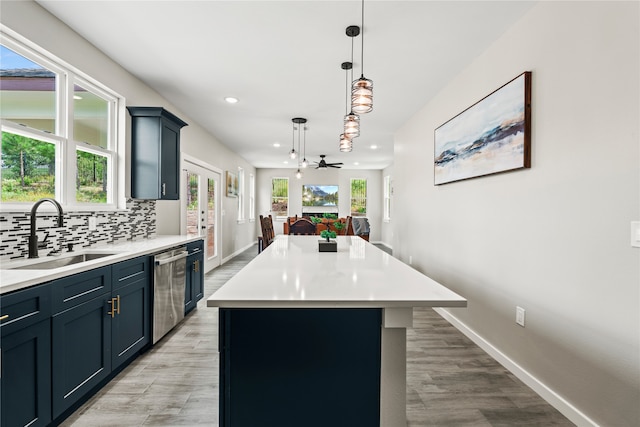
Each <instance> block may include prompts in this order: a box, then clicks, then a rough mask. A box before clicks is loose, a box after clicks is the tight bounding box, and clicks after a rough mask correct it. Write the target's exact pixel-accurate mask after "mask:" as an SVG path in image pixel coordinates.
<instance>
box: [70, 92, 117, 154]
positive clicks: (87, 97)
mask: <svg viewBox="0 0 640 427" xmlns="http://www.w3.org/2000/svg"><path fill="white" fill-rule="evenodd" d="M108 129H109V103H108V102H107V101H105V100H104V99H102V98H100V97H99V96H97V95H95V94H93V93H91V92H89V91H88V90H86V89H84V88H83V87H81V86H79V85H74V86H73V139H74V140H76V141H82V142H86V143H88V144H91V145H95V146H96V147H102V148H108V137H109V135H108Z"/></svg>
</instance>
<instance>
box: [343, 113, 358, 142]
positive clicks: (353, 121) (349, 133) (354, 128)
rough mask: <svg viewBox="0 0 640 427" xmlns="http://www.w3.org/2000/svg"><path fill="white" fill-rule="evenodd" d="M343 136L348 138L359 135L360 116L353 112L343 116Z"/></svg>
mask: <svg viewBox="0 0 640 427" xmlns="http://www.w3.org/2000/svg"><path fill="white" fill-rule="evenodd" d="M344 136H346V137H347V138H349V139H353V138H357V137H358V136H360V116H358V115H357V114H353V113H349V114H347V115H346V116H344Z"/></svg>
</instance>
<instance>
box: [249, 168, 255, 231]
mask: <svg viewBox="0 0 640 427" xmlns="http://www.w3.org/2000/svg"><path fill="white" fill-rule="evenodd" d="M255 219H256V177H255V175H254V174H252V173H250V174H249V221H255Z"/></svg>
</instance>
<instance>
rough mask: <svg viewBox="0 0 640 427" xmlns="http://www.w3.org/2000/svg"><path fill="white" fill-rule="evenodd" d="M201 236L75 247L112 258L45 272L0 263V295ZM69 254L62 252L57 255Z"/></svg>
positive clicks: (15, 262)
mask: <svg viewBox="0 0 640 427" xmlns="http://www.w3.org/2000/svg"><path fill="white" fill-rule="evenodd" d="M200 239H202V237H187V236H155V237H152V238H149V239H141V240H134V241H125V242H119V243H114V244H105V245H102V246H96V247H94V248H76V249H75V250H74V252H73V253H74V254H81V253H111V252H114V253H115V254H114V255H110V256H106V257H103V258H99V259H95V260H92V261H85V262H82V263H78V264H73V265H68V266H65V267H60V268H55V269H49V270H29V269H24V270H10V268H13V267H17V266H21V265H24V264H29V263H32V262H33V260H27V259H26V258H24V259H21V260H11V261H8V262H7V261H3V262H2V263H0V294H5V293H7V292H12V291H16V290H19V289H24V288H27V287H29V286H33V285H38V284H40V283H45V282H48V281H50V280H53V279H59V278H61V277H65V276H69V275H71V274H76V273H80V272H83V271H87V270H91V269H94V268H98V267H102V266H105V265H109V264H113V263H116V262H120V261H125V260H127V259H131V258H135V257H137V256H141V255H147V254H153V253H157V252H160V251H162V250H165V249H169V248H172V247H174V246H179V245H182V244H185V243H189V242H194V241H196V240H200ZM67 255H71V254H68V253H67V252H63V253H62V255H60V256H67ZM55 258H56V257H48V256H44V257H40V258H38V261H48V260H51V259H55Z"/></svg>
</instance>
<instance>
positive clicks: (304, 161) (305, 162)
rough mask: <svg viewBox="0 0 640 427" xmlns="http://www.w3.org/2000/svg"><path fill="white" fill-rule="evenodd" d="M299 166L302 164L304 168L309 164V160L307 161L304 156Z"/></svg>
mask: <svg viewBox="0 0 640 427" xmlns="http://www.w3.org/2000/svg"><path fill="white" fill-rule="evenodd" d="M301 166H302V167H303V168H306V167H307V166H309V162H307V159H306V157H305V158H304V160H302V164H301Z"/></svg>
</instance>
